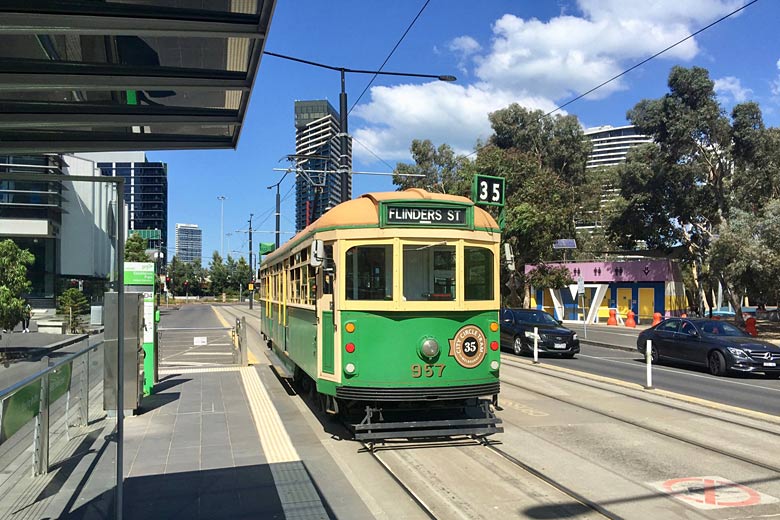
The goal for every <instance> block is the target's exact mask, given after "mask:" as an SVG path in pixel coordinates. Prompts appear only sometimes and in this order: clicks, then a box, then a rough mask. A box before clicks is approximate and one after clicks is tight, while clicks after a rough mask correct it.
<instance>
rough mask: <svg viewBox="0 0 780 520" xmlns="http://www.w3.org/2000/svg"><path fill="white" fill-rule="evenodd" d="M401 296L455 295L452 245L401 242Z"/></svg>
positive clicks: (411, 298)
mask: <svg viewBox="0 0 780 520" xmlns="http://www.w3.org/2000/svg"><path fill="white" fill-rule="evenodd" d="M403 256H404V267H403V269H404V299H406V300H407V301H442V300H454V299H455V273H456V272H457V271H456V266H455V246H446V245H437V244H430V245H405V246H404V255H403Z"/></svg>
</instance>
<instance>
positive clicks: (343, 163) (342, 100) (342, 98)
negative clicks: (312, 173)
mask: <svg viewBox="0 0 780 520" xmlns="http://www.w3.org/2000/svg"><path fill="white" fill-rule="evenodd" d="M263 54H267V55H268V56H274V57H276V58H282V59H285V60H290V61H295V62H298V63H305V64H306V65H312V66H314V67H320V68H323V69H328V70H335V71H337V72H339V73H340V74H341V92H340V94H339V145H340V147H341V150H340V157H339V177H340V181H341V183H340V184H341V202H345V201H347V200H349V193H348V191H349V178H350V171H349V169H350V168H349V156H348V154H347V146H348V144H349V141H348V139H347V138H348V137H349V135H348V127H347V124H348V123H347V114H348V113H349V112H348V109H347V90H346V79H345V74H346V73H347V72H351V73H355V74H373V75H375V76H377V75H382V76H401V77H411V78H430V79H438V80H439V81H456V79H457V78H456V77H455V76H450V75H447V74H419V73H415V72H388V71H383V70H365V69H348V68H346V67H334V66H332V65H325V64H324V63H317V62H316V61H310V60H304V59H301V58H294V57H292V56H286V55H284V54H278V53H275V52H270V51H263Z"/></svg>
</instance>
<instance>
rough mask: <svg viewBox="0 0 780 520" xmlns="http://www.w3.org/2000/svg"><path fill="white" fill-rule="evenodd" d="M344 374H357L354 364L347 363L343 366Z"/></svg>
mask: <svg viewBox="0 0 780 520" xmlns="http://www.w3.org/2000/svg"><path fill="white" fill-rule="evenodd" d="M344 372H346V373H347V374H348V375H350V376H351V375H354V374H355V372H357V367H356V366H355V363H347V364H346V365H344Z"/></svg>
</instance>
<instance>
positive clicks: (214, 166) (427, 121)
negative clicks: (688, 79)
mask: <svg viewBox="0 0 780 520" xmlns="http://www.w3.org/2000/svg"><path fill="white" fill-rule="evenodd" d="M425 3H426V2H425V0H398V1H396V2H379V1H366V0H329V1H327V2H324V1H322V0H278V2H277V5H276V10H275V12H274V16H273V20H272V23H271V28H270V32H269V37H268V42H267V44H266V48H265V50H267V51H271V52H275V53H279V54H285V55H289V56H294V57H297V58H302V59H306V60H309V61H315V62H319V63H323V64H327V65H331V66H335V67H345V68H352V69H366V70H376V69H378V68H379V67H380V66H381V65H382V63H383V62H384V61H385V59H386V58H387V57H388V55H389V54H390V52H391V50H392V49H393V47H394V46H395V45H396V43H397V42H398V40H399V39H400V38H401V36H402V35H403V33H404V31H406V29H407V28H408V27H409V25H410V24H411V22H412V20H414V18H415V16H417V14H418V13H419V12H420V10H421V8H422V7H423V6H424V5H425ZM747 3H749V0H641V1H640V0H572V1H563V0H559V1H553V0H545V1H534V0H514V1H510V0H483V1H479V2H474V1H473V0H430V2H429V3H428V5H427V6H426V7H425V9H424V10H423V11H422V14H421V15H420V16H419V18H418V19H417V21H416V22H415V23H414V25H413V26H412V28H411V29H410V30H409V32H408V34H407V35H406V37H405V38H404V39H403V41H402V42H401V43H400V45H399V46H398V48H397V49H396V51H395V53H394V54H393V55H392V57H390V59H389V60H388V62H387V64H386V65H385V67H384V69H383V70H385V71H394V72H411V73H423V74H437V75H439V74H449V75H454V76H456V77H457V81H455V82H452V83H445V82H441V81H436V80H425V79H415V78H403V77H391V76H378V77H377V78H376V80H375V81H374V82H373V83H372V84H371V86H370V88H369V89H368V90H367V91H366V92H365V93H364V94H363V95H362V97H360V96H361V93H362V92H363V91H364V89H365V88H366V87H367V86H368V84H369V81H370V80H371V76H367V75H362V74H347V76H346V92H347V96H348V100H349V106H350V107H351V111H350V114H349V133H350V135H352V137H353V170H355V171H371V172H384V173H390V172H392V170H393V168H394V167H395V166H396V164H397V163H399V162H411V156H410V153H409V147H410V145H411V142H412V140H413V139H430V140H431V141H432V142H433V143H434V145H436V146H438V145H441V144H445V143H446V144H448V145H450V146H451V147H452V148H453V149H455V150H456V151H457V152H459V153H463V154H468V153H471V152H473V151H474V149H475V146H476V145H477V143H479V142H480V141H482V142H484V141H485V140H486V139H487V138H488V137H489V136H490V134H491V129H490V124H489V121H488V114H489V113H491V112H493V111H496V110H499V109H501V108H504V107H506V106H508V105H509V104H510V103H518V104H520V105H522V106H525V107H527V108H529V109H541V110H544V111H546V112H549V111H551V110H553V109H555V108H557V107H558V106H560V105H562V104H564V103H566V102H567V101H570V100H571V99H573V98H574V97H576V96H578V95H579V94H581V93H584V92H586V91H588V90H590V89H591V88H593V87H595V86H596V85H598V84H600V83H602V82H603V81H606V80H607V79H609V78H611V77H613V76H615V75H617V74H619V73H621V72H623V71H624V70H626V69H628V68H630V67H632V66H634V65H636V64H637V63H639V62H641V61H642V60H644V59H646V58H649V57H650V56H652V55H653V54H655V53H657V52H659V51H661V50H663V49H664V48H666V47H668V46H670V45H672V44H673V43H675V42H677V41H679V40H681V39H683V38H685V37H687V36H688V35H690V34H692V33H694V32H696V31H698V30H699V29H701V28H703V27H705V26H707V25H708V24H710V23H712V22H714V21H716V20H717V19H719V18H721V17H723V16H725V15H726V14H728V13H730V12H731V11H734V10H735V9H737V8H739V7H741V6H743V5H745V4H747ZM778 20H780V2H777V1H776V0H759V1H758V2H756V3H754V4H752V5H749V6H748V7H747V8H745V9H744V10H742V11H741V12H740V13H739V14H737V15H735V16H732V17H729V18H727V19H726V20H723V21H721V22H719V23H717V24H716V25H714V26H713V27H710V28H709V29H707V30H706V31H704V32H702V33H701V34H699V35H697V36H696V37H694V38H692V39H689V40H687V41H686V42H684V43H682V44H681V45H679V46H676V47H674V48H673V49H671V50H669V51H667V52H666V53H664V54H662V55H661V56H659V57H657V58H655V59H653V60H651V61H649V62H648V63H646V64H643V65H641V66H640V67H638V68H636V69H635V70H633V71H631V72H629V73H628V74H626V75H624V76H622V77H621V78H619V79H618V80H616V81H613V82H611V83H609V84H608V85H606V86H604V87H602V88H600V89H599V90H597V91H595V92H593V93H592V94H590V95H588V96H586V97H585V98H583V99H580V100H578V101H575V102H574V103H572V104H570V105H568V106H566V107H565V108H564V109H562V110H561V111H559V112H557V113H560V114H571V115H574V116H576V117H577V118H578V120H579V121H580V123H581V124H582V126H583V127H584V128H589V127H594V126H602V125H612V126H621V125H625V124H628V122H627V120H626V112H627V111H628V110H629V109H631V108H632V107H633V106H634V105H635V104H636V103H637V102H639V101H640V100H642V99H653V98H658V97H661V96H663V95H664V94H665V93H666V92H668V87H667V83H666V82H667V78H668V75H669V70H670V69H671V67H673V66H674V65H681V66H684V67H692V66H699V67H704V68H706V69H708V70H709V72H710V77H711V79H713V81H714V82H715V88H716V92H717V94H718V97H719V100H720V102H721V105H722V106H723V108H724V110H725V111H726V112H730V110H731V108H732V107H733V106H734V105H735V104H736V103H739V102H744V101H755V102H757V103H758V104H759V105H760V106H761V109H762V111H763V115H764V121H765V123H766V124H767V126H780V32H778V31H777V29H776V26H777V21H778ZM340 88H341V85H340V75H339V73H338V72H336V71H331V70H326V69H320V68H317V67H313V66H310V65H304V64H300V63H295V62H290V61H286V60H282V59H279V58H275V57H273V56H267V55H266V56H264V57H263V58H262V60H261V63H260V67H259V72H258V76H257V79H256V81H255V85H254V88H253V92H252V97H251V101H250V104H249V109H248V111H247V114H246V119H245V122H244V125H243V128H242V131H241V137H240V139H239V142H238V146H237V148H236V149H235V150H200V151H192V150H188V151H170V152H149V153H148V154H147V156H148V158H149V160H152V161H163V162H166V163H168V204H169V205H168V222H169V231H168V233H169V236H170V237H174V236H175V235H174V227H175V224H176V223H177V222H181V223H193V224H198V225H199V226H200V227H201V228H202V229H203V256H204V259H203V264H204V265H208V261H209V259H210V258H211V255H212V253H213V251H215V250H217V251H219V250H224V252H225V256H226V255H227V253H228V252H231V254H232V255H233V256H234V257H237V256H242V255H243V256H244V257H246V251H247V249H248V233H247V229H248V227H249V226H248V220H249V217H250V214H253V215H254V216H253V226H252V227H253V228H254V229H255V230H256V231H255V233H254V241H255V243H257V242H273V241H274V229H275V217H274V211H275V195H276V191H275V189H268V186H271V185H273V184H276V183H277V182H279V180H280V179H281V176H282V175H283V172H278V171H274V170H273V169H274V168H284V167H286V166H287V165H288V163H287V162H286V160H282V158H283V157H284V156H286V155H287V154H291V153H294V151H295V128H294V124H293V109H294V102H295V101H296V100H309V99H327V100H329V101H330V102H331V104H332V105H333V106H334V107H336V109H338V96H339V92H340ZM359 97H360V99H359V101H358V98H359ZM356 101H358V102H357V104H355V102H356ZM353 105H354V107H353ZM393 190H395V186H394V185H393V184H392V182H391V177H390V176H389V175H388V176H376V175H355V176H354V177H353V196H359V195H361V194H363V193H367V192H372V191H393ZM280 194H281V196H282V205H281V207H282V209H281V225H280V230H281V232H282V234H281V240H282V242H284V241H286V240H287V239H289V238H290V237H292V235H293V232H294V231H295V193H294V177H293V176H292V175H288V176H287V177H286V178H285V179H284V180H283V181H282V183H281V185H280ZM218 196H224V197H225V200H224V202H220V200H218V198H217V197H218ZM222 211H224V217H223V218H221V212H222ZM221 229H222V230H223V231H224V234H222V233H221ZM227 233H231V235H230V236H227ZM171 242H173V240H171ZM171 247H173V243H172V244H171ZM256 247H257V246H255V250H256ZM171 253H172V251H171ZM169 257H170V256H169Z"/></svg>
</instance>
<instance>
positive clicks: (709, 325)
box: [700, 321, 746, 337]
mask: <svg viewBox="0 0 780 520" xmlns="http://www.w3.org/2000/svg"><path fill="white" fill-rule="evenodd" d="M700 328H701V330H702V332H704V333H705V334H711V335H713V336H732V337H733V336H745V335H746V334H745V333H744V332H743V331H742V330H741V329H739V328H737V327H735V326H734V325H732V324H731V323H726V322H725V321H706V322H704V323H702V324H701V327H700Z"/></svg>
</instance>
